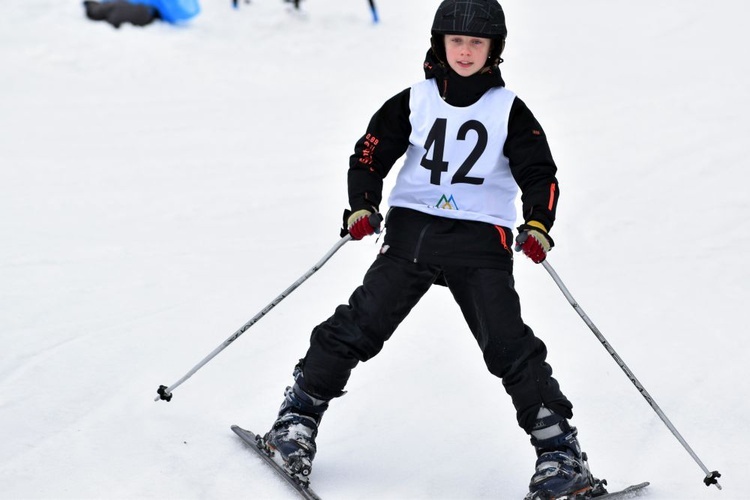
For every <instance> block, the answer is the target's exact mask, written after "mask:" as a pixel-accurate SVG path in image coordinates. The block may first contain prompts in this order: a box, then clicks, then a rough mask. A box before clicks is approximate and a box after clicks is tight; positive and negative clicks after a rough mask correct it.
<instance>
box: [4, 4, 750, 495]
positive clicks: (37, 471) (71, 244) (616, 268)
mask: <svg viewBox="0 0 750 500" xmlns="http://www.w3.org/2000/svg"><path fill="white" fill-rule="evenodd" d="M376 3H377V5H378V7H379V9H380V16H381V22H380V23H379V24H377V25H373V23H372V21H371V18H370V13H369V10H368V8H367V2H364V1H351V2H333V1H331V2H322V1H317V0H309V1H306V2H304V3H303V6H304V8H305V11H306V13H305V14H303V15H296V14H292V15H290V13H289V12H288V11H287V7H286V6H285V4H282V3H281V2H280V1H276V0H267V1H263V0H256V1H253V2H252V3H251V4H249V5H248V4H241V5H240V8H239V9H238V10H233V9H232V8H231V2H229V0H203V1H202V7H203V12H202V13H201V14H200V15H199V16H198V17H197V18H195V19H194V20H193V21H192V22H191V23H189V24H187V25H185V26H178V27H177V26H171V25H168V24H163V23H162V24H154V25H151V26H148V27H145V28H135V27H132V26H123V27H122V28H121V29H120V30H115V29H113V28H112V27H110V26H109V25H107V24H105V23H94V22H91V21H88V20H87V19H85V17H84V14H83V8H82V7H81V4H80V2H77V1H66V2H61V1H57V0H36V1H34V2H28V1H26V0H4V1H3V7H2V16H0V62H1V63H2V72H0V234H1V235H2V237H1V238H0V304H2V305H1V306H0V340H1V341H2V346H3V349H2V351H0V442H1V443H2V446H0V485H2V486H0V498H3V499H6V498H7V499H26V498H28V499H98V498H115V499H131V498H159V499H162V498H175V499H176V498H180V499H214V498H222V499H227V498H248V497H250V498H263V499H285V498H292V497H293V494H292V492H291V490H290V489H289V488H288V486H286V485H285V484H283V483H282V482H281V481H280V480H278V479H276V478H275V477H274V476H273V473H272V472H271V471H270V470H269V469H268V468H267V466H265V465H264V464H262V463H261V462H260V461H259V460H258V459H257V458H255V457H253V456H252V455H251V454H250V453H249V452H248V451H247V450H246V449H245V448H244V447H243V444H242V442H241V441H240V440H239V439H238V438H237V437H236V436H235V435H234V434H233V433H232V432H231V431H230V425H231V424H239V425H242V426H244V427H247V428H250V429H253V430H255V431H257V432H263V431H265V430H266V429H267V428H268V427H270V425H271V423H272V422H273V419H274V417H275V413H276V411H277V409H278V406H279V404H280V403H281V399H282V397H283V391H284V388H285V387H286V385H288V384H289V383H290V381H291V373H292V369H293V367H294V364H295V363H296V361H297V359H298V358H300V357H301V356H303V355H304V352H305V350H306V346H307V341H308V335H309V332H310V330H311V329H312V327H313V326H314V325H316V324H317V323H319V322H320V321H322V320H324V319H325V318H326V317H328V315H330V314H331V313H332V312H333V309H334V307H335V306H336V305H337V304H339V303H342V302H344V301H345V300H346V299H347V298H348V296H349V293H350V292H351V291H352V290H353V289H354V287H355V286H356V285H357V284H358V283H359V281H360V280H361V277H362V275H363V273H364V271H365V270H366V269H367V267H368V266H369V264H370V262H371V261H372V259H373V257H374V256H375V254H376V252H377V249H378V248H379V243H378V242H376V241H375V238H370V239H369V240H366V241H363V242H356V243H349V244H347V245H345V246H343V247H342V249H341V250H340V251H339V252H338V253H337V254H336V255H335V256H334V257H333V258H332V259H331V261H329V262H328V263H327V264H326V266H325V267H324V268H323V269H321V270H320V271H319V272H318V273H317V274H315V275H314V276H313V277H312V278H310V280H308V281H307V282H306V283H305V284H304V285H302V286H301V287H300V288H299V289H298V290H297V291H295V292H294V293H293V294H292V295H290V296H289V297H288V298H286V299H285V300H284V301H283V302H282V303H281V304H279V305H278V306H277V307H276V308H275V309H274V310H273V311H272V312H271V313H269V314H268V315H267V316H266V317H264V318H263V319H262V320H261V321H260V322H258V323H257V324H256V325H255V326H253V327H252V328H251V329H250V330H248V331H247V332H246V333H245V334H244V336H242V337H241V338H240V339H239V340H237V341H236V342H235V343H233V344H232V345H231V346H230V347H229V348H227V349H226V350H225V351H224V352H222V353H221V354H220V355H219V356H217V357H216V358H214V359H213V360H212V361H211V362H210V363H209V364H208V365H206V366H205V367H204V368H202V369H201V370H200V371H198V372H197V373H196V374H195V375H194V376H193V377H192V378H190V379H189V380H188V381H187V382H185V383H184V384H183V385H182V386H180V387H178V388H177V389H176V390H175V391H174V399H173V400H172V401H171V402H169V403H166V402H163V401H159V402H154V400H153V398H154V396H156V394H155V391H156V389H157V387H158V386H159V385H160V384H165V385H170V384H172V383H173V382H175V381H176V380H178V379H179V378H180V377H181V376H182V375H183V374H185V373H186V372H187V371H188V370H190V369H191V368H192V367H193V366H194V365H195V364H196V363H198V362H199V361H200V360H201V359H202V358H203V357H204V356H205V355H207V354H208V353H209V352H211V351H212V350H213V349H214V348H215V347H217V346H218V345H220V344H221V343H222V342H223V341H224V340H225V339H226V338H227V337H229V336H230V335H231V334H232V333H233V332H234V331H236V329H237V328H239V327H240V326H242V325H243V324H244V323H245V322H246V321H247V320H248V319H250V318H251V317H253V316H254V315H255V314H256V313H257V312H258V311H260V310H261V309H262V308H263V307H265V306H266V305H267V304H268V303H269V302H270V301H271V300H272V299H273V298H274V297H275V296H276V295H278V294H279V293H280V292H281V291H283V290H284V289H285V288H286V287H287V286H288V285H289V284H291V283H292V282H294V281H295V280H296V279H297V278H298V277H300V276H301V275H302V274H303V273H304V272H306V271H307V270H308V269H309V268H310V267H311V266H312V265H313V264H314V263H315V262H317V261H318V259H320V258H321V257H322V256H323V255H324V254H325V253H326V252H327V251H328V250H329V249H330V248H331V247H332V245H334V244H335V243H336V241H337V238H338V225H339V223H340V216H341V211H342V210H343V208H345V205H346V190H345V171H346V168H347V160H348V156H349V154H350V153H351V150H352V146H353V144H354V142H355V141H356V139H357V138H358V137H359V136H360V135H361V134H362V133H363V132H364V128H365V126H366V124H367V121H368V120H369V117H370V116H371V114H372V113H373V112H374V111H375V110H376V109H377V107H379V106H380V104H381V103H382V102H383V101H384V100H385V99H387V98H388V97H390V96H391V95H393V94H395V93H397V92H398V91H400V90H402V89H403V88H405V87H407V86H408V85H410V84H411V83H413V82H416V81H418V80H420V79H421V78H422V70H421V63H422V58H423V55H424V53H425V51H426V49H427V46H428V33H429V26H430V23H431V19H432V15H433V12H434V9H435V7H436V6H437V2H436V1H431V2H426V1H409V2H405V1H402V0H377V2H376ZM504 8H505V10H506V14H507V18H508V23H509V39H508V45H507V49H506V52H505V60H506V62H505V63H504V64H503V66H502V68H503V73H504V77H505V79H506V82H507V84H508V87H509V88H510V89H511V90H513V91H515V92H517V93H518V94H519V95H520V96H521V98H522V99H524V101H525V102H526V103H527V104H528V105H529V106H530V108H531V109H532V110H533V111H534V113H535V115H536V116H537V117H538V118H539V120H540V121H541V123H542V124H543V126H544V127H545V130H546V132H547V134H548V136H549V138H550V141H551V145H552V148H553V153H554V155H555V158H556V160H557V162H558V164H559V167H560V172H559V178H560V183H561V187H562V198H561V202H560V208H559V212H558V223H557V224H556V226H555V228H554V231H553V233H552V234H553V237H554V238H555V241H556V247H555V249H554V250H553V252H552V253H551V255H550V259H549V262H550V263H551V264H552V265H553V266H554V267H555V269H556V270H557V272H558V273H559V274H560V276H561V277H562V279H563V280H564V281H565V284H566V285H567V286H568V288H569V289H570V291H571V292H572V294H573V296H574V297H575V298H576V299H577V300H578V301H580V304H581V306H582V307H583V309H584V310H585V312H586V313H587V314H588V315H589V316H590V317H591V319H592V320H593V321H594V323H595V324H596V325H597V326H598V327H599V329H600V330H602V332H603V334H604V335H605V337H607V339H608V340H609V342H610V343H611V344H612V346H613V347H614V348H615V349H616V350H617V352H618V353H619V354H620V356H621V357H622V358H623V359H624V360H625V362H626V363H627V364H628V366H629V367H630V368H631V369H632V370H633V372H634V373H635V374H636V376H637V377H638V378H639V380H640V381H641V383H643V385H644V386H645V387H646V388H647V390H648V391H649V392H650V393H651V395H652V396H653V397H654V398H655V400H656V401H657V402H658V404H659V405H660V406H661V408H662V409H663V410H664V412H665V413H666V414H667V415H668V416H669V418H670V419H671V420H672V422H673V423H674V425H675V426H676V428H677V429H678V430H679V431H680V432H681V433H682V435H683V436H684V437H685V439H686V440H687V442H688V443H689V444H690V445H691V446H692V447H693V449H694V450H695V452H696V453H697V454H698V456H699V457H700V458H701V459H702V460H703V461H704V462H705V464H706V466H707V467H708V468H709V469H710V470H714V469H718V470H720V471H721V472H722V473H723V476H724V477H723V478H722V481H721V483H722V486H723V487H724V490H723V491H721V492H720V491H718V490H717V489H716V488H713V487H712V488H706V487H705V486H704V485H703V484H702V478H703V475H704V474H703V472H702V471H701V470H700V468H699V467H698V465H697V464H696V463H695V462H694V461H693V459H692V458H691V457H690V455H689V454H688V453H687V452H686V451H685V449H683V447H682V446H681V445H680V444H679V442H678V441H677V440H676V439H675V438H674V436H673V435H672V434H671V433H670V432H669V430H668V428H667V427H666V426H665V425H664V424H663V423H662V421H661V420H660V419H659V417H658V416H657V415H656V413H655V412H654V411H652V409H651V408H650V407H649V405H648V404H647V403H646V402H645V401H644V399H643V398H642V397H641V395H640V394H639V393H638V391H637V390H636V388H635V387H634V386H633V384H632V383H631V382H630V381H629V380H628V379H627V377H626V376H625V375H624V374H623V373H622V371H621V370H620V368H619V367H618V366H617V364H616V363H615V362H614V361H613V359H612V358H611V357H610V356H609V355H608V354H607V352H606V351H605V350H604V349H603V348H602V346H601V345H600V344H599V342H598V341H597V340H596V338H595V337H594V335H593V334H592V333H591V331H590V330H589V329H588V328H587V327H586V325H585V324H584V323H583V322H582V321H581V319H580V318H579V317H578V315H577V314H576V313H575V311H574V310H572V308H571V307H570V305H569V304H568V303H567V301H566V300H565V298H564V297H563V295H562V294H561V293H560V291H559V289H558V288H557V287H556V286H555V284H554V282H553V281H552V280H551V279H550V276H549V275H548V274H547V273H546V272H545V270H544V269H543V268H542V267H541V266H537V265H534V264H533V263H531V262H530V261H529V260H527V259H523V258H519V259H517V261H516V279H517V287H518V289H519V293H520V294H521V297H522V303H523V307H524V317H525V319H526V321H527V322H528V323H529V324H530V325H531V326H532V328H534V330H535V331H536V332H537V334H538V335H540V336H541V337H542V338H543V339H544V340H545V341H546V342H547V344H548V346H549V349H550V362H551V364H552V365H553V367H554V369H555V373H556V376H557V378H558V380H559V381H560V382H561V385H562V388H563V390H564V392H565V393H566V395H567V396H568V397H569V398H570V399H571V400H572V401H573V402H574V404H575V418H574V419H573V423H574V424H575V425H576V426H577V427H578V428H579V431H580V439H581V443H582V445H583V447H584V449H585V450H586V451H587V452H588V454H589V457H590V463H591V466H592V468H593V470H594V472H595V474H597V475H598V476H601V477H606V478H608V479H609V482H610V485H611V486H613V487H614V488H619V487H622V486H625V485H627V484H630V483H636V482H640V481H643V480H650V481H652V486H651V487H650V488H649V493H648V498H650V499H652V500H662V499H713V498H717V499H723V500H729V499H741V498H747V492H746V488H745V487H743V486H742V482H741V481H740V479H742V477H743V476H742V474H743V473H742V471H741V467H742V466H743V463H744V461H745V460H744V458H745V454H746V452H747V447H748V445H749V444H750V426H748V425H747V423H746V418H745V417H746V415H745V410H748V409H750V403H748V398H747V389H746V388H745V389H742V387H744V384H743V383H741V381H740V378H741V373H742V370H744V369H745V368H744V367H745V366H746V364H747V354H748V352H750V340H749V339H748V335H747V332H746V330H747V320H746V311H747V302H748V298H749V295H748V285H747V283H748V282H749V281H750V267H749V266H748V265H747V263H746V258H747V256H748V253H747V248H748V246H750V233H749V232H748V231H747V229H746V228H745V226H744V222H743V221H744V219H743V217H744V216H745V215H746V213H747V212H748V210H749V209H750V198H748V194H747V193H748V191H747V187H748V185H749V184H750V182H749V181H750V173H748V172H750V170H749V169H748V165H747V162H746V160H745V157H746V154H745V138H746V137H747V136H748V134H749V133H750V124H749V123H748V110H749V109H750V98H749V97H748V92H747V91H746V88H745V87H746V81H747V77H748V75H749V74H750V67H749V66H750V62H748V58H747V57H746V55H745V53H744V52H745V51H744V47H746V46H747V43H746V39H745V38H746V36H745V32H746V30H745V24H746V19H747V18H748V15H750V6H749V5H748V4H747V2H741V1H739V0H725V1H722V2H713V3H711V4H707V3H706V2H698V1H697V0H680V1H677V0H672V1H668V0H665V1H662V2H653V1H646V0H629V1H624V0H612V1H608V2H600V1H596V0H577V1H574V2H556V1H554V0H539V1H536V2H528V1H522V0H508V1H506V2H504ZM392 177H395V176H392ZM389 181H390V182H392V178H391V179H389ZM389 185H390V184H389ZM347 389H348V391H349V392H348V394H347V395H346V396H345V397H342V398H340V399H338V400H335V401H333V402H332V404H331V408H330V410H329V412H328V413H327V414H326V416H325V419H324V420H323V424H322V427H321V432H320V435H319V439H318V446H319V454H318V457H317V458H316V463H315V470H314V472H313V484H314V487H315V489H316V491H317V492H318V493H319V494H320V495H321V496H322V497H323V498H326V499H327V500H331V499H347V500H348V499H428V498H429V499H479V498H503V499H504V498H522V497H523V494H524V492H525V491H526V487H527V482H528V479H529V477H530V475H531V472H532V468H533V461H534V456H533V451H532V449H531V446H530V445H529V444H528V438H527V437H526V435H525V434H524V433H523V432H522V431H521V430H520V429H518V428H517V426H516V424H515V419H514V412H513V408H512V405H511V404H510V400H509V398H508V397H507V395H506V394H505V393H504V391H503V389H502V386H501V384H500V381H499V380H497V379H495V378H493V377H492V376H491V375H489V373H487V371H486V369H485V367H484V364H483V361H482V357H481V354H480V352H479V349H478V348H477V347H476V345H475V344H474V341H473V339H472V337H471V335H470V334H469V332H468V330H467V328H466V326H465V324H464V322H463V320H462V318H461V316H460V312H459V310H458V308H457V306H455V304H453V302H452V300H451V298H450V296H449V293H448V292H447V291H446V290H445V289H443V288H439V287H436V288H435V289H433V290H431V292H430V293H429V294H428V295H427V296H426V297H425V299H424V300H423V302H422V303H420V304H419V305H418V307H417V308H416V309H415V310H414V312H413V313H412V315H411V316H410V317H409V318H407V320H406V321H405V322H404V323H403V325H402V326H401V328H400V329H399V330H398V331H397V332H396V334H395V335H394V337H393V338H392V339H391V340H390V341H389V343H388V344H387V345H386V348H385V349H384V351H383V352H382V353H381V354H380V355H379V356H378V357H376V358H375V359H373V360H371V361H369V362H367V363H364V364H361V365H360V366H359V367H358V368H357V370H355V372H354V374H353V376H352V379H351V380H350V383H349V385H348V387H347ZM743 394H744V396H743Z"/></svg>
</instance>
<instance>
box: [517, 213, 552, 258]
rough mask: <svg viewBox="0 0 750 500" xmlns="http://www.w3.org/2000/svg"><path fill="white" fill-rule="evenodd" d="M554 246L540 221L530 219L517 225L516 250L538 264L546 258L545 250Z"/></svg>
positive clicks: (547, 250)
mask: <svg viewBox="0 0 750 500" xmlns="http://www.w3.org/2000/svg"><path fill="white" fill-rule="evenodd" d="M553 246H555V242H554V241H552V238H550V236H549V234H547V228H546V227H544V225H543V224H542V223H541V222H537V221H535V220H530V221H529V222H527V223H526V224H522V225H521V226H519V227H518V236H517V237H516V252H523V253H524V255H526V257H528V258H530V259H531V260H533V261H534V262H535V263H537V264H539V263H540V262H542V261H543V260H544V259H546V258H547V252H549V251H550V250H551V249H552V247H553Z"/></svg>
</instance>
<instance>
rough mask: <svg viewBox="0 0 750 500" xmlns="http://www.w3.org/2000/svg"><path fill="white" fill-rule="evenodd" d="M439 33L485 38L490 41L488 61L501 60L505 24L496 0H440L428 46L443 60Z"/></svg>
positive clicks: (441, 40) (506, 32) (505, 31)
mask: <svg viewBox="0 0 750 500" xmlns="http://www.w3.org/2000/svg"><path fill="white" fill-rule="evenodd" d="M443 35H466V36H476V37H481V38H489V39H491V40H492V42H493V46H492V50H491V52H490V58H489V60H490V62H491V63H492V64H498V63H500V62H502V60H501V59H500V54H501V53H502V52H503V48H505V37H507V36H508V28H506V26H505V13H503V8H502V7H501V6H500V4H499V3H498V2H497V0H444V1H443V2H442V3H441V4H440V6H439V7H438V8H437V12H435V19H434V21H433V22H432V47H433V50H434V51H435V52H436V55H437V56H438V58H439V59H440V60H441V61H445V44H444V43H443Z"/></svg>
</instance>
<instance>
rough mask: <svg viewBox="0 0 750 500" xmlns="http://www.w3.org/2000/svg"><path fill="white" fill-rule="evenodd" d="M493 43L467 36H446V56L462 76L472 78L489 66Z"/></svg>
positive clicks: (451, 65)
mask: <svg viewBox="0 0 750 500" xmlns="http://www.w3.org/2000/svg"><path fill="white" fill-rule="evenodd" d="M491 44H492V41H491V40H490V39H489V38H479V37H475V36H465V35H445V56H446V58H447V59H448V64H449V65H450V67H451V68H452V69H453V71H455V72H456V73H458V74H459V75H461V76H471V75H473V74H474V73H476V72H477V71H479V70H480V69H482V68H483V67H484V66H485V65H486V64H487V58H488V57H489V55H490V46H491Z"/></svg>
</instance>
